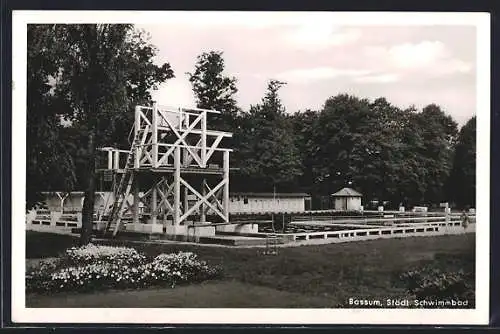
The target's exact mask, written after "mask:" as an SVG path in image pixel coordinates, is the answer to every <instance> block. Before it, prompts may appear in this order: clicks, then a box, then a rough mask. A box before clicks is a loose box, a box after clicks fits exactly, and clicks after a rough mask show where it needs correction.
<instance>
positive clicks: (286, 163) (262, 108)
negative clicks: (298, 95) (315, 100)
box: [235, 80, 302, 191]
mask: <svg viewBox="0 0 500 334" xmlns="http://www.w3.org/2000/svg"><path fill="white" fill-rule="evenodd" d="M283 85H284V83H283V82H280V81H277V80H271V81H270V82H269V84H268V88H267V92H266V94H265V96H264V98H263V99H262V102H261V103H260V104H258V105H255V106H252V107H251V108H250V112H249V113H248V114H246V115H244V116H243V117H242V118H243V121H242V129H241V131H240V132H239V138H240V139H239V140H240V144H239V147H238V150H237V151H236V152H235V156H236V160H237V161H238V165H239V166H238V167H240V168H241V173H242V174H243V175H244V176H245V177H246V178H247V180H249V182H247V187H248V188H247V189H249V188H252V189H253V190H261V191H270V190H272V189H274V188H275V187H280V189H290V188H291V187H292V185H294V184H295V183H296V182H297V177H298V176H300V175H301V173H302V172H301V161H300V155H299V152H298V150H297V147H296V146H295V142H294V138H293V136H292V135H291V134H292V132H293V126H292V123H291V121H290V119H289V118H288V117H287V116H286V115H285V108H284V106H283V105H282V103H281V100H280V98H279V95H278V91H279V89H280V88H281V87H282V86H283ZM252 181H255V182H252Z"/></svg>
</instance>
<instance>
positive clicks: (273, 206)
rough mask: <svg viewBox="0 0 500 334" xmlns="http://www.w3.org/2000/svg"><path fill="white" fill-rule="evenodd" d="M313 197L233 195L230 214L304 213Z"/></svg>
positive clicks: (297, 195)
mask: <svg viewBox="0 0 500 334" xmlns="http://www.w3.org/2000/svg"><path fill="white" fill-rule="evenodd" d="M310 201H311V197H310V196H309V194H305V193H231V194H230V196H229V212H230V213H232V214H237V213H266V212H276V213H278V212H303V211H305V210H306V207H310V204H307V205H306V202H310Z"/></svg>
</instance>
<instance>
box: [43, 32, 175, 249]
mask: <svg viewBox="0 0 500 334" xmlns="http://www.w3.org/2000/svg"><path fill="white" fill-rule="evenodd" d="M47 29H48V33H49V34H50V35H51V36H52V41H53V42H54V47H55V49H56V50H57V52H58V57H59V66H58V67H59V68H58V71H57V75H56V77H55V91H54V94H55V95H56V96H57V97H59V98H61V99H64V101H65V102H66V105H67V108H66V110H65V111H66V115H65V117H66V118H67V119H69V120H70V121H71V122H72V126H73V127H75V128H77V129H78V131H77V132H80V133H85V134H86V135H85V141H84V142H82V143H81V145H82V146H83V147H84V151H85V158H86V159H85V175H84V183H85V185H84V188H85V199H84V203H83V214H82V216H83V217H82V235H81V243H82V244H85V243H88V242H89V241H90V236H91V230H92V222H93V207H94V192H95V187H96V184H95V176H96V175H95V163H96V148H97V147H98V146H100V145H103V144H107V143H109V142H110V141H111V140H112V138H113V137H115V138H116V127H115V126H114V125H115V124H116V121H117V120H120V119H122V118H123V113H124V112H127V111H130V110H132V105H133V103H136V102H139V101H141V100H142V101H147V100H148V99H150V95H149V92H148V90H149V89H151V88H155V87H156V85H157V84H158V83H161V82H164V81H165V80H167V79H168V78H171V77H173V71H172V70H171V68H170V65H169V64H168V63H165V64H163V65H161V66H157V65H155V64H154V63H153V61H152V59H153V57H154V56H155V54H156V51H157V50H156V48H155V47H154V46H153V45H151V44H150V43H149V42H148V41H147V39H146V37H145V36H144V33H142V32H139V31H136V30H134V28H133V26H132V25H124V24H99V25H95V24H93V25H91V24H89V25H55V26H49V27H47ZM129 117H130V116H129ZM125 118H126V117H125ZM121 135H122V136H123V134H121Z"/></svg>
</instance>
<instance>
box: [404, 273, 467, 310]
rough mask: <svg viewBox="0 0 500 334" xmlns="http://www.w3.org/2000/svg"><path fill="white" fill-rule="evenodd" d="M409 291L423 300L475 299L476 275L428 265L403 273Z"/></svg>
mask: <svg viewBox="0 0 500 334" xmlns="http://www.w3.org/2000/svg"><path fill="white" fill-rule="evenodd" d="M401 279H402V280H403V281H404V282H405V284H406V288H407V291H408V293H410V294H412V295H414V296H415V297H416V298H418V299H421V300H426V299H427V300H429V299H438V300H445V299H461V300H469V301H470V303H473V301H474V277H473V274H471V273H466V272H464V271H463V270H459V271H455V272H442V271H441V270H439V269H436V268H432V267H430V266H426V267H423V268H420V269H417V270H410V271H408V272H406V273H404V274H402V275H401Z"/></svg>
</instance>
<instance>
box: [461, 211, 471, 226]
mask: <svg viewBox="0 0 500 334" xmlns="http://www.w3.org/2000/svg"><path fill="white" fill-rule="evenodd" d="M460 218H461V220H462V226H463V227H464V229H466V228H467V226H469V222H470V220H469V215H468V214H467V211H465V210H463V211H462V215H461V216H460Z"/></svg>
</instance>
